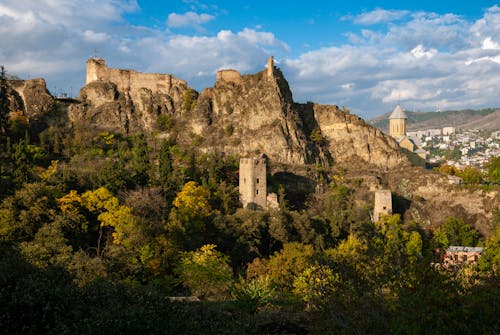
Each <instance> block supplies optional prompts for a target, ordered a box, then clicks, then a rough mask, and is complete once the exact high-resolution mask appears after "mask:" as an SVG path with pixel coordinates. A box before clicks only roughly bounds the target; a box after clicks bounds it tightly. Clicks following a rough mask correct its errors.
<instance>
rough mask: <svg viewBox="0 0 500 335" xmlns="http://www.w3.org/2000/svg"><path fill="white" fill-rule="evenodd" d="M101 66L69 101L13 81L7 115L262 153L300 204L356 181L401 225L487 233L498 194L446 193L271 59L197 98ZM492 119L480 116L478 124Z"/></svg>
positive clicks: (363, 194)
mask: <svg viewBox="0 0 500 335" xmlns="http://www.w3.org/2000/svg"><path fill="white" fill-rule="evenodd" d="M103 64H104V63H103V62H102V63H100V66H101V68H100V70H99V72H95V73H92V76H93V77H92V78H93V79H92V80H88V83H87V84H86V85H85V86H84V87H83V88H82V90H81V91H80V93H79V96H78V99H77V101H74V102H71V101H70V102H64V103H63V102H61V101H58V100H56V99H54V98H53V97H51V96H50V94H49V93H48V91H47V89H46V87H45V82H44V81H43V80H41V79H38V80H31V81H11V82H10V85H11V88H12V98H11V102H12V105H13V106H12V109H16V110H18V109H19V110H23V111H24V113H25V114H26V115H27V116H28V117H29V118H34V119H45V120H47V118H48V117H49V116H50V113H53V111H54V109H56V110H57V109H58V110H59V112H60V113H59V114H62V115H63V118H61V120H63V122H66V123H67V126H68V127H76V126H84V127H86V128H94V129H96V130H97V131H102V130H108V131H114V132H119V133H123V134H133V133H135V132H140V131H141V132H142V131H144V132H146V133H148V134H149V135H150V136H152V137H156V138H171V139H175V140H176V141H177V142H178V143H182V144H189V145H191V146H193V147H196V148H197V150H199V151H201V152H209V151H212V152H215V151H216V152H224V153H226V154H232V155H236V156H239V157H243V156H256V155H259V154H265V155H267V157H268V158H269V161H270V163H271V170H272V171H271V172H272V179H273V182H274V183H275V184H283V185H285V187H286V192H287V195H289V196H294V197H296V198H297V199H300V201H302V202H303V201H305V200H306V198H307V194H309V193H312V192H315V191H318V190H320V189H321V188H322V187H324V186H325V185H326V184H327V183H328V182H329V181H331V180H332V176H333V174H339V173H340V174H341V175H343V177H342V178H345V179H346V180H350V181H358V182H354V183H353V184H352V185H353V186H352V187H353V188H355V189H356V194H357V196H358V201H359V205H360V206H367V207H371V206H373V193H372V191H374V190H376V189H381V188H389V189H391V190H392V192H393V195H394V199H395V201H396V202H398V204H397V206H396V208H398V211H399V212H400V213H401V214H402V215H403V216H404V217H405V218H406V219H407V220H414V221H418V222H423V223H426V224H427V225H428V227H429V228H432V227H435V226H436V225H438V224H439V223H440V222H442V221H443V220H444V219H445V218H446V216H448V215H450V216H451V215H455V216H460V217H462V218H464V219H466V220H467V222H471V223H473V224H474V225H475V226H476V227H477V228H478V229H479V230H480V231H481V232H482V233H483V234H488V232H489V231H490V227H489V226H488V225H489V222H490V219H491V217H492V211H493V208H494V206H495V204H498V203H500V197H499V194H498V192H495V191H492V192H489V193H485V192H480V191H477V192H475V191H468V190H466V189H465V190H464V189H463V188H461V187H460V186H456V185H450V184H449V183H448V180H447V177H446V176H445V175H441V174H438V173H435V172H431V171H424V170H423V169H422V168H419V167H413V166H412V165H411V163H410V160H409V159H408V157H407V156H406V154H405V153H403V151H402V150H401V149H400V148H399V146H398V144H397V143H396V142H395V140H394V139H392V138H391V137H389V136H388V135H385V134H384V133H383V132H382V131H381V130H379V129H377V128H375V127H373V126H371V125H370V124H368V123H366V122H365V121H364V120H363V119H361V118H359V117H357V116H356V115H352V114H349V113H346V112H344V111H342V110H340V109H339V108H337V106H333V105H320V104H315V103H307V104H299V103H296V102H294V101H293V96H292V92H291V91H290V88H289V86H288V83H287V81H286V79H285V78H284V76H283V74H282V73H281V71H280V70H279V69H278V68H276V67H275V66H274V64H273V63H272V59H271V60H270V62H269V63H268V68H267V69H266V70H264V71H261V72H258V73H256V74H250V75H241V74H239V73H238V72H237V71H234V70H221V71H219V72H218V73H217V80H216V82H215V85H214V86H213V87H211V88H207V89H205V90H203V91H202V92H201V93H199V94H198V93H197V92H196V91H194V90H193V89H192V88H190V87H189V86H188V85H187V83H186V82H185V81H183V80H180V79H176V78H173V77H172V76H170V75H153V74H144V75H143V74H140V73H137V72H134V71H131V70H114V69H111V70H110V69H108V68H106V67H105V65H103ZM134 78H135V79H134ZM155 78H159V79H158V80H157V81H155V80H156V79H155ZM134 80H139V81H136V82H134ZM141 81H142V83H144V85H143V84H141ZM138 82H139V84H138ZM14 105H15V106H14ZM494 113H498V112H488V113H486V112H484V115H483V117H485V118H486V117H490V118H491V117H493V116H492V115H496V114H494ZM410 115H412V114H410ZM443 115H445V114H443ZM40 116H42V117H40ZM497 119H498V118H497ZM469 120H470V119H469ZM451 125H454V124H451ZM318 171H322V173H323V175H322V177H318ZM273 182H272V183H273ZM272 183H271V184H272Z"/></svg>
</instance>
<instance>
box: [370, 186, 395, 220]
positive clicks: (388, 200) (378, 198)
mask: <svg viewBox="0 0 500 335" xmlns="http://www.w3.org/2000/svg"><path fill="white" fill-rule="evenodd" d="M391 214H392V193H391V190H378V191H375V205H374V208H373V221H374V222H377V221H379V220H380V218H381V217H382V215H391Z"/></svg>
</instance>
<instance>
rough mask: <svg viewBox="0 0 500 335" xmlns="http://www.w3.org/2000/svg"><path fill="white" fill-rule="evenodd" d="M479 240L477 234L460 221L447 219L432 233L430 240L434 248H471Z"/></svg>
mask: <svg viewBox="0 0 500 335" xmlns="http://www.w3.org/2000/svg"><path fill="white" fill-rule="evenodd" d="M478 240H479V233H478V232H477V231H476V230H474V229H472V228H471V227H470V226H469V225H468V224H467V223H465V222H464V221H463V220H462V219H456V218H452V217H450V218H448V219H446V221H445V222H444V223H442V224H441V226H440V227H439V229H438V230H436V232H435V233H434V237H433V239H432V241H433V244H434V245H435V246H436V247H442V248H446V247H449V246H452V245H456V246H468V247H473V246H475V245H476V244H477V242H478Z"/></svg>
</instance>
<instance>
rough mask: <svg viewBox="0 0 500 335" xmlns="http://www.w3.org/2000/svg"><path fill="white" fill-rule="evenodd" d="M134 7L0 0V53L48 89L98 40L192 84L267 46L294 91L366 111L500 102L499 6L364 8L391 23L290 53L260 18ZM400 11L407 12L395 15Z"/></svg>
mask: <svg viewBox="0 0 500 335" xmlns="http://www.w3.org/2000/svg"><path fill="white" fill-rule="evenodd" d="M137 9H138V6H137V3H136V2H135V1H117V0H100V1H95V0H80V1H73V0H37V1H36V2H35V1H28V0H2V4H0V36H2V47H1V48H0V60H1V61H2V62H3V64H4V65H5V66H6V69H7V70H8V71H9V73H12V74H17V75H20V76H21V77H25V78H27V77H35V76H37V77H38V76H44V77H46V79H47V80H48V84H49V89H53V87H54V86H57V87H65V88H66V89H68V88H69V86H72V87H73V91H74V92H76V91H77V90H78V89H79V88H80V87H81V86H82V85H83V83H84V81H85V61H86V59H87V58H88V57H90V56H92V54H93V50H94V49H95V48H97V49H98V53H99V56H101V57H103V58H105V59H106V61H107V63H108V65H109V66H113V67H119V68H133V69H136V70H138V71H149V72H165V73H173V74H174V75H175V76H177V77H179V78H182V79H186V80H187V81H188V83H189V84H190V85H191V86H193V87H195V88H196V89H202V88H203V87H206V86H209V85H212V84H213V82H214V81H215V72H216V71H217V70H218V69H220V68H234V69H237V70H239V71H240V72H242V73H253V72H256V71H259V70H263V69H264V67H265V60H266V58H267V57H268V56H269V55H274V56H275V57H276V59H277V61H279V62H277V64H278V63H279V66H280V68H281V69H282V70H283V72H284V73H285V76H286V77H287V79H288V80H289V82H290V86H291V88H292V90H293V92H294V97H296V99H297V100H298V101H318V102H321V103H330V104H337V105H345V106H347V107H348V108H349V109H351V110H352V111H353V112H354V113H358V114H360V115H362V116H365V117H367V116H373V115H376V114H381V113H382V112H385V111H389V110H392V109H393V107H394V104H395V103H397V102H398V101H400V102H401V103H402V104H403V106H404V107H405V108H408V109H414V108H415V109H424V110H435V108H436V106H439V107H440V108H442V109H447V108H476V107H487V106H489V107H492V106H493V107H497V106H500V100H499V95H498V83H499V82H500V52H499V50H500V47H499V44H500V41H499V40H498V36H500V8H499V7H498V6H493V7H491V8H489V9H487V10H485V12H484V15H483V16H482V17H481V18H479V19H478V20H475V21H471V20H466V19H464V18H462V17H459V16H457V15H454V14H444V15H438V14H435V13H425V12H418V13H387V12H391V11H385V10H381V9H380V10H378V12H376V13H375V14H377V15H378V16H377V15H375V14H374V13H372V17H371V18H369V16H368V15H367V14H368V13H365V14H363V15H365V16H364V19H363V20H364V21H362V22H366V23H364V24H368V23H369V22H373V23H376V22H378V23H380V22H388V21H387V20H389V18H390V20H392V21H393V22H392V23H391V24H390V25H387V26H384V27H383V28H378V29H376V30H374V29H371V27H363V28H366V29H361V30H359V31H352V32H349V33H348V34H347V35H348V36H349V41H350V42H349V43H346V44H344V45H334V46H331V47H327V48H321V49H316V50H312V51H309V52H307V53H303V54H299V55H297V56H294V57H290V56H289V53H290V50H291V48H290V47H289V46H288V45H287V43H286V42H285V41H283V40H282V39H281V38H279V37H278V36H276V35H275V34H273V33H272V32H269V31H261V30H260V28H256V29H250V28H242V29H240V30H238V31H233V30H228V29H223V30H219V31H218V33H216V34H215V35H208V34H203V33H200V31H198V32H197V36H190V35H185V34H173V33H172V32H169V31H164V30H159V29H156V30H155V29H152V28H147V27H141V26H139V27H137V26H131V25H129V24H127V22H126V21H125V19H124V14H125V13H127V12H129V11H134V10H137ZM197 9H199V8H197ZM193 10H196V9H193ZM200 11H201V10H200ZM403 12H404V11H403ZM193 13H194V12H193ZM194 14H195V13H194ZM389 14H390V15H389ZM403 14H404V15H403ZM176 15H181V14H176ZM207 15H208V14H207ZM391 15H392V16H391ZM397 15H400V16H397ZM181 16H182V15H181ZM398 17H399V18H401V19H404V20H401V22H395V21H394V20H397V19H398ZM177 19H179V18H177ZM183 19H184V20H187V21H189V20H191V21H189V22H190V24H191V26H193V25H194V26H196V25H198V26H201V25H202V24H204V23H206V22H209V21H210V20H212V18H208V17H202V14H195V15H194V16H192V18H191V19H189V18H188V17H183ZM370 20H371V21H370ZM384 20H386V21H384ZM174 21H175V20H174ZM187 21H185V22H187ZM174 24H182V19H181V20H180V21H177V22H176V23H174Z"/></svg>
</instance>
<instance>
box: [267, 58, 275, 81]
mask: <svg viewBox="0 0 500 335" xmlns="http://www.w3.org/2000/svg"><path fill="white" fill-rule="evenodd" d="M273 71H274V57H273V56H271V57H269V58H268V59H267V78H272V77H273Z"/></svg>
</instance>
